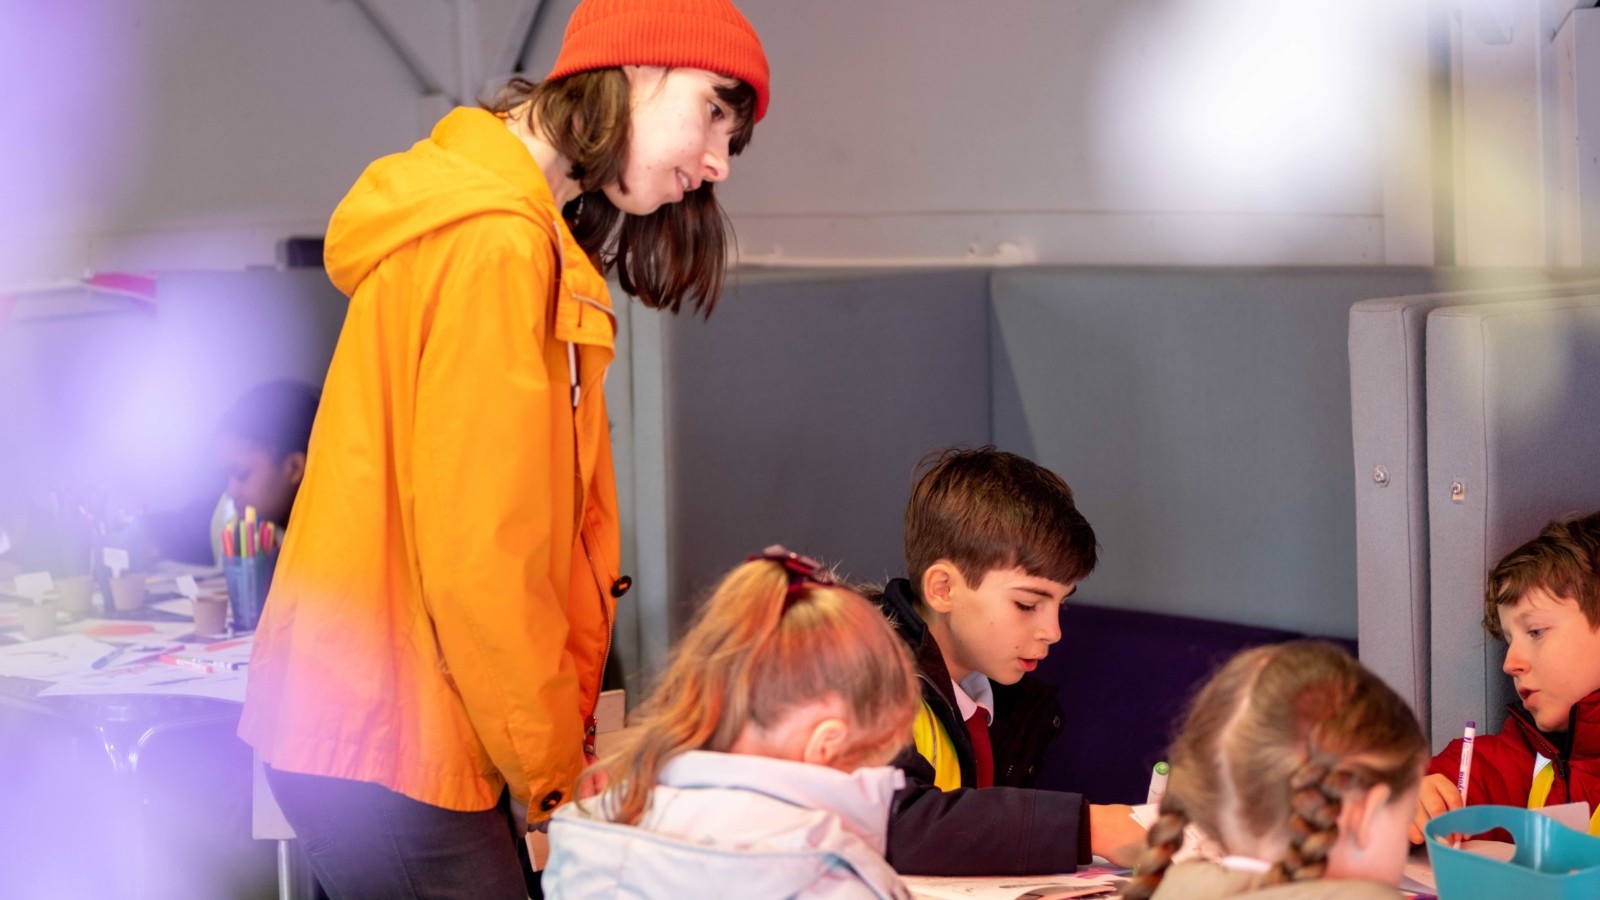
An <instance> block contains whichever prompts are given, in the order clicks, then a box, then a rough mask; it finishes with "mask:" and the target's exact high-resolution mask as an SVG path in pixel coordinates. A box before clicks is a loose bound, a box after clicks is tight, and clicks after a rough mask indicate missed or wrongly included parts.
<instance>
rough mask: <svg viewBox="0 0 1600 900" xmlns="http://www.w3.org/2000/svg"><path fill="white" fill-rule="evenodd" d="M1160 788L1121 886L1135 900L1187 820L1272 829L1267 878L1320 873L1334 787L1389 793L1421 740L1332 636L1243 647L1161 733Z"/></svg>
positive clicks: (1423, 746)
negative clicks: (1274, 854)
mask: <svg viewBox="0 0 1600 900" xmlns="http://www.w3.org/2000/svg"><path fill="white" fill-rule="evenodd" d="M1170 753H1171V755H1170V757H1169V761H1170V762H1171V764H1172V772H1171V774H1170V775H1169V776H1168V781H1167V792H1166V794H1165V795H1163V797H1162V800H1161V808H1160V817H1159V818H1158V819H1157V820H1156V823H1155V824H1154V825H1153V826H1151V828H1150V833H1149V838H1148V846H1147V848H1146V850H1145V852H1144V855H1143V857H1142V858H1141V859H1140V860H1139V866H1138V869H1137V873H1138V874H1137V875H1135V876H1134V878H1133V879H1131V880H1130V881H1129V883H1128V887H1127V888H1126V889H1125V891H1124V893H1123V897H1125V898H1129V900H1147V898H1149V897H1150V896H1151V895H1152V894H1153V893H1155V890H1156V888H1157V886H1159V885H1160V884H1161V879H1162V876H1163V875H1164V874H1165V873H1166V870H1167V867H1168V866H1169V865H1170V864H1171V862H1172V856H1173V854H1174V853H1176V852H1177V851H1178V849H1179V848H1180V847H1181V846H1182V845H1183V830H1184V827H1185V826H1186V825H1188V823H1189V822H1191V821H1193V822H1194V823H1196V824H1197V825H1199V826H1200V828H1201V830H1202V831H1204V832H1206V833H1207V834H1208V835H1211V836H1212V837H1214V838H1216V839H1218V840H1219V841H1221V843H1222V844H1223V846H1228V845H1229V844H1230V843H1233V844H1234V845H1237V844H1238V843H1240V842H1243V841H1245V840H1250V841H1252V842H1255V841H1259V840H1269V839H1277V838H1280V837H1281V838H1282V840H1283V842H1284V855H1283V857H1282V859H1280V860H1278V862H1277V863H1276V864H1275V865H1274V866H1273V867H1272V870H1271V871H1270V872H1269V873H1268V875H1267V878H1266V883H1267V884H1283V883H1286V882H1290V881H1308V880H1312V879H1316V878H1321V877H1322V876H1323V874H1324V872H1326V870H1327V865H1328V851H1329V849H1330V848H1332V846H1333V845H1334V843H1335V841H1336V840H1337V839H1338V822H1339V811H1340V809H1341V807H1342V805H1343V800H1344V797H1345V796H1346V795H1347V794H1349V793H1350V792H1352V791H1365V790H1368V789H1370V788H1372V787H1375V786H1377V785H1380V784H1383V785H1387V786H1388V787H1389V789H1390V790H1391V792H1392V795H1391V798H1390V800H1389V802H1391V803H1395V802H1399V800H1400V799H1401V798H1402V797H1405V796H1406V795H1407V794H1408V792H1409V791H1410V790H1411V789H1412V788H1413V787H1415V786H1416V785H1417V784H1418V782H1420V781H1421V778H1422V765H1423V763H1424V762H1425V761H1426V760H1427V758H1428V745H1427V742H1426V741H1425V740H1424V739H1423V737H1422V728H1421V726H1420V725H1418V724H1417V719H1416V716H1414V715H1412V713H1411V710H1410V708H1409V707H1407V706H1406V704H1405V701H1404V700H1401V699H1400V697H1399V695H1397V694H1396V693H1395V692H1394V691H1393V690H1391V689H1390V688H1389V686H1388V685H1386V684H1384V683H1383V681H1381V680H1380V679H1379V678H1378V677H1377V676H1376V675H1373V674H1372V673H1371V672H1369V671H1367V669H1365V668H1363V667H1362V665H1361V664H1360V663H1358V662H1356V661H1355V660H1354V659H1352V658H1350V655H1349V654H1347V653H1345V652H1344V651H1343V650H1341V649H1340V648H1338V647H1336V646H1334V645H1332V644H1329V643H1326V642H1322V641H1291V642H1288V643H1284V644H1275V645H1270V646H1266V647H1257V648H1254V649H1251V650H1246V651H1244V652H1242V653H1240V654H1238V655H1237V656H1235V657H1234V658H1233V659H1232V660H1230V661H1229V662H1228V663H1227V664H1226V665H1225V666H1223V667H1222V669H1221V670H1219V671H1218V672H1217V674H1216V675H1214V676H1212V678H1211V680H1210V681H1209V682H1207V683H1206V685H1205V687H1203V688H1201V690H1200V693H1199V695H1198V696H1197V697H1196V698H1195V701H1194V705H1193V707H1191V709H1190V711H1189V715H1188V717H1187V718H1186V719H1185V721H1184V724H1183V729H1182V731H1180V732H1179V735H1178V739H1177V741H1175V742H1174V743H1173V745H1172V749H1171V751H1170Z"/></svg>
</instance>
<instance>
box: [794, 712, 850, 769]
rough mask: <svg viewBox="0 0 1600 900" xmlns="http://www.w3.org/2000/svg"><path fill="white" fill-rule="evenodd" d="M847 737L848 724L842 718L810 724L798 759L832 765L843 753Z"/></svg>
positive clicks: (815, 763) (816, 764)
mask: <svg viewBox="0 0 1600 900" xmlns="http://www.w3.org/2000/svg"><path fill="white" fill-rule="evenodd" d="M849 737H850V726H849V725H847V724H845V721H844V720H843V719H836V718H828V719H823V720H822V721H820V722H818V723H817V724H815V725H813V726H811V736H810V737H808V738H806V745H805V748H804V749H803V750H801V751H800V761H801V762H806V763H811V764H812V765H814V766H832V765H833V764H834V763H835V762H837V761H838V760H839V759H840V758H841V757H842V756H843V755H844V750H845V747H846V746H847V740H848V738H849Z"/></svg>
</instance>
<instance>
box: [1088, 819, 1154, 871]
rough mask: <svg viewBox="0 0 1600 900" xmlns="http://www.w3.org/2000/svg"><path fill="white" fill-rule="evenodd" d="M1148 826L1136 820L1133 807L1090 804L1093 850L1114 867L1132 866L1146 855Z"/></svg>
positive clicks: (1090, 830)
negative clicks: (1143, 854) (1145, 826)
mask: <svg viewBox="0 0 1600 900" xmlns="http://www.w3.org/2000/svg"><path fill="white" fill-rule="evenodd" d="M1144 842H1145V830H1144V826H1142V825H1140V824H1139V823H1138V821H1136V820H1135V819H1134V818H1133V807H1131V806H1125V805H1122V804H1113V805H1110V806H1096V805H1095V804H1093V803H1091V804H1089V850H1090V852H1092V853H1094V855H1095V856H1100V857H1104V858H1106V859H1108V860H1110V861H1111V863H1112V864H1113V865H1118V866H1128V867H1131V866H1133V865H1134V864H1135V863H1137V862H1138V861H1139V855H1140V854H1141V853H1143V852H1144Z"/></svg>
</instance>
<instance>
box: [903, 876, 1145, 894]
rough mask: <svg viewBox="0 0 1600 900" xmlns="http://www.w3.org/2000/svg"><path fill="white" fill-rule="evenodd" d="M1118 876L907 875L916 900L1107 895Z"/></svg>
mask: <svg viewBox="0 0 1600 900" xmlns="http://www.w3.org/2000/svg"><path fill="white" fill-rule="evenodd" d="M1123 880H1124V879H1123V877H1122V876H1120V875H1097V876H1093V877H1089V878H1084V877H1080V876H1077V875H1037V876H1023V875H1001V876H992V877H983V878H935V877H930V876H906V877H905V882H906V885H907V886H908V887H910V888H911V895H912V896H913V897H917V898H919V900H1024V898H1026V900H1047V898H1048V900H1058V898H1063V900H1064V898H1068V897H1099V896H1105V895H1109V894H1111V893H1112V892H1114V891H1116V890H1117V888H1118V887H1119V886H1120V885H1121V884H1122V882H1123Z"/></svg>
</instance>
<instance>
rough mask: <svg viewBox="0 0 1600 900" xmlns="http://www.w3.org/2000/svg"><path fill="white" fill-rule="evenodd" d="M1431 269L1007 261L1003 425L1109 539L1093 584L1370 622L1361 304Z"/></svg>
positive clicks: (1291, 626) (1249, 617)
mask: <svg viewBox="0 0 1600 900" xmlns="http://www.w3.org/2000/svg"><path fill="white" fill-rule="evenodd" d="M1432 285H1433V273H1431V272H1430V271H1428V270H1422V269H1355V268H1345V269H1337V268H1317V269H1193V270H1188V269H1105V268H1102V269H1092V268H1073V269H1055V268H1037V269H1035V268H1028V269H1011V270H1001V271H997V272H996V273H995V275H994V281H993V288H992V291H993V303H994V322H995V324H994V329H993V341H994V349H993V351H992V358H993V361H994V381H995V400H994V403H995V409H994V421H995V426H994V436H995V440H996V442H997V443H999V444H1000V445H1002V446H1004V447H1007V448H1009V449H1013V450H1016V451H1018V452H1021V453H1024V454H1027V455H1030V456H1032V457H1033V458H1035V459H1037V460H1038V461H1039V462H1041V463H1043V464H1045V465H1047V466H1050V467H1051V468H1053V469H1055V470H1057V471H1058V472H1060V473H1061V474H1062V475H1063V476H1064V477H1065V478H1066V479H1067V480H1068V481H1069V482H1070V483H1071V484H1072V485H1073V487H1074V489H1075V490H1076V491H1077V493H1078V495H1079V499H1080V502H1081V505H1082V507H1083V509H1084V512H1085V515H1087V516H1088V517H1089V520H1090V521H1091V522H1092V523H1094V526H1095V529H1096V531H1097V533H1098V534H1099V536H1100V540H1101V543H1102V545H1103V552H1102V555H1101V560H1102V561H1101V567H1100V569H1099V570H1098V571H1096V572H1095V574H1094V576H1093V577H1092V578H1090V579H1089V580H1087V581H1086V582H1085V583H1084V585H1083V588H1082V590H1081V591H1080V597H1081V599H1082V601H1083V602H1085V603H1091V604H1101V605H1107V606H1115V607H1120V608H1128V609H1140V610H1147V611H1153V612H1163V613H1170V614H1175V615H1184V616H1194V617H1198V618H1204V619H1220V620H1223V621H1229V622H1239V623H1246V624H1250V625H1256V626H1261V627H1275V628H1282V629H1286V630H1290V631H1295V632H1308V633H1312V634H1324V635H1332V636H1338V637H1351V636H1354V635H1355V633H1356V608H1355V595H1356V585H1355V571H1356V566H1355V522H1354V519H1355V508H1354V507H1355V504H1354V498H1353V496H1352V472H1351V457H1350V449H1349V448H1350V427H1351V423H1350V416H1349V411H1350V394H1349V391H1350V379H1349V373H1348V368H1347V365H1348V364H1347V361H1346V359H1347V356H1346V354H1347V350H1346V317H1347V316H1348V313H1349V309H1350V305H1351V304H1352V303H1354V302H1356V301H1359V300H1363V299H1366V298H1370V297H1382V296H1392V295H1394V294H1397V293H1413V292H1417V291H1422V290H1428V289H1430V288H1431V287H1432Z"/></svg>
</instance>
